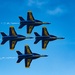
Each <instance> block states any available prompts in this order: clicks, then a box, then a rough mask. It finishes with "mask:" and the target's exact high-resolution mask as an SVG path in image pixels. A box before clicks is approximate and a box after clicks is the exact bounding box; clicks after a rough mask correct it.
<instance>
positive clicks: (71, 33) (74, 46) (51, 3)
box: [0, 0, 75, 75]
mask: <svg viewBox="0 0 75 75" xmlns="http://www.w3.org/2000/svg"><path fill="white" fill-rule="evenodd" d="M74 9H75V1H74V0H69V1H68V0H0V32H2V31H3V32H5V33H6V34H9V27H10V26H14V27H15V29H16V32H17V33H18V34H22V35H25V36H34V37H35V35H34V31H36V32H38V33H39V34H40V35H41V30H42V27H43V26H46V27H47V29H48V31H49V33H50V34H54V35H56V36H63V37H65V39H64V40H56V41H53V42H50V43H49V44H48V47H47V49H46V50H45V51H43V50H42V48H41V41H40V42H39V43H38V44H36V45H34V41H35V39H33V40H24V41H21V42H18V43H17V45H16V47H15V49H14V50H13V51H11V50H10V49H9V42H7V43H5V44H4V45H3V46H0V74H1V75H10V74H11V75H41V74H42V75H75V10H74ZM28 10H31V11H32V12H33V15H34V17H35V19H39V20H41V21H46V22H51V24H50V25H41V26H38V27H35V28H34V30H33V32H32V33H31V35H27V34H26V27H23V28H22V29H21V30H19V29H18V27H19V18H18V16H23V17H24V18H25V20H26V18H27V11H28ZM7 23H9V24H7ZM12 23H18V24H12ZM1 41H2V36H1V35H0V42H1ZM26 44H28V45H29V46H30V48H31V50H32V52H35V53H39V54H47V55H48V57H47V58H39V59H37V60H33V61H32V63H31V66H30V68H28V69H27V68H25V67H24V61H22V62H21V63H19V64H17V63H16V61H17V54H16V50H20V51H21V52H22V53H23V52H24V46H25V45H26Z"/></svg>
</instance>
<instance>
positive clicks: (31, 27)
mask: <svg viewBox="0 0 75 75" xmlns="http://www.w3.org/2000/svg"><path fill="white" fill-rule="evenodd" d="M33 28H34V26H33V25H27V34H30V33H31V32H32V30H33Z"/></svg>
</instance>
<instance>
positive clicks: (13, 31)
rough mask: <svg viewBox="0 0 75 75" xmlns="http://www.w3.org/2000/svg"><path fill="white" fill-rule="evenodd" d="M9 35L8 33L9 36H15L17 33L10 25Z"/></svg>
mask: <svg viewBox="0 0 75 75" xmlns="http://www.w3.org/2000/svg"><path fill="white" fill-rule="evenodd" d="M9 35H10V36H16V35H17V33H16V31H15V29H14V27H12V26H11V27H10V29H9Z"/></svg>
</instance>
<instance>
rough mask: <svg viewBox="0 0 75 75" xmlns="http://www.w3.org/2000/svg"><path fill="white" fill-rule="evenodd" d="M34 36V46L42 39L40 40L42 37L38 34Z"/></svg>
mask: <svg viewBox="0 0 75 75" xmlns="http://www.w3.org/2000/svg"><path fill="white" fill-rule="evenodd" d="M34 34H35V36H36V38H35V42H34V44H37V43H38V42H39V41H40V39H38V37H39V36H40V35H39V34H38V33H37V32H34Z"/></svg>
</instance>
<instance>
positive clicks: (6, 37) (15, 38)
mask: <svg viewBox="0 0 75 75" xmlns="http://www.w3.org/2000/svg"><path fill="white" fill-rule="evenodd" d="M3 39H4V40H17V41H21V40H24V39H25V36H22V35H17V36H4V37H3Z"/></svg>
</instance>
